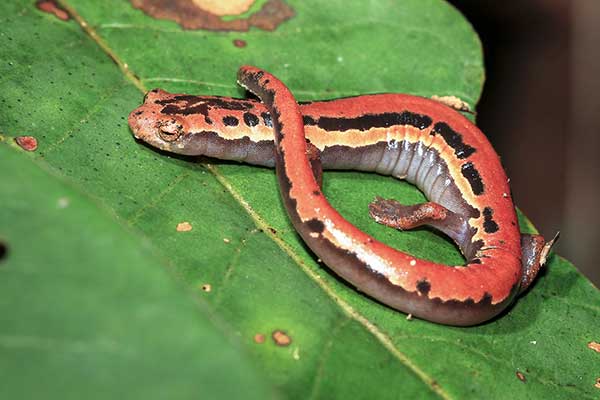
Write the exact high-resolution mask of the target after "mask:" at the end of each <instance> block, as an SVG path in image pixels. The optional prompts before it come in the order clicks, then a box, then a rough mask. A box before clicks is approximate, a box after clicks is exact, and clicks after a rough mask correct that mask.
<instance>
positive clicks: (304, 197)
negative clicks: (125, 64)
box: [129, 67, 552, 325]
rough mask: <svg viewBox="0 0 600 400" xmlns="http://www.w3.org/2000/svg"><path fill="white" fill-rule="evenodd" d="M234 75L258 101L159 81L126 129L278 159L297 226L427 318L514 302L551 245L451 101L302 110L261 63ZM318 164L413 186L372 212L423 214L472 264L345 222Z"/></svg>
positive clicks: (341, 269)
mask: <svg viewBox="0 0 600 400" xmlns="http://www.w3.org/2000/svg"><path fill="white" fill-rule="evenodd" d="M239 80H240V83H241V84H242V85H243V86H244V87H247V88H248V89H250V90H251V91H253V92H255V93H256V94H257V95H258V96H259V97H260V98H261V99H262V100H263V101H264V103H265V104H264V105H263V104H262V103H260V102H258V101H253V100H240V99H231V98H223V97H209V96H191V95H180V94H169V93H167V92H164V91H161V90H153V91H151V92H149V93H148V95H147V96H146V99H145V103H144V104H143V105H142V106H141V107H139V108H138V109H136V110H134V111H133V112H132V113H131V114H130V118H129V124H130V126H131V128H132V130H133V132H134V135H135V136H136V137H137V138H140V139H142V140H144V141H146V142H147V143H149V144H151V145H153V146H155V147H158V148H160V149H163V150H167V151H172V152H176V153H180V154H188V155H200V154H203V155H207V156H210V157H215V158H220V159H228V160H237V161H242V162H247V163H251V164H258V165H265V166H270V167H272V166H275V165H277V169H278V176H279V181H280V187H281V192H282V196H283V200H284V203H285V204H286V208H287V210H288V213H289V214H290V217H291V219H292V222H293V223H294V226H295V227H296V229H297V230H298V232H299V233H300V235H301V236H302V237H303V239H304V240H305V242H306V243H307V244H308V245H309V246H310V247H311V249H313V251H314V252H315V253H316V254H317V255H318V256H319V257H320V258H321V259H322V260H323V261H324V262H325V263H326V264H327V265H328V266H329V267H331V268H332V269H333V270H334V271H335V272H336V273H337V274H339V275H340V276H342V277H343V278H344V279H346V280H348V281H349V282H351V283H352V284H354V285H355V286H357V287H359V288H360V289H361V291H363V292H365V293H367V294H369V295H370V296H372V297H374V298H376V299H378V300H380V301H382V302H383V303H385V304H388V305H390V306H392V307H394V308H397V309H399V310H402V311H404V312H407V313H411V314H413V315H415V316H418V317H421V318H424V319H428V320H431V321H434V322H439V323H444V324H453V325H472V324H477V323H480V322H482V321H485V320H487V319H489V318H491V317H493V316H494V315H497V314H498V313H499V312H500V311H501V310H503V309H504V308H505V307H506V306H507V305H508V304H510V303H511V302H512V300H513V299H514V298H515V296H516V295H517V293H519V291H522V290H523V289H524V288H525V287H526V286H528V285H529V283H530V282H531V280H532V279H533V277H534V276H535V274H536V273H537V270H538V269H539V267H540V265H541V264H543V262H544V261H545V257H546V255H547V253H548V251H549V249H550V246H551V245H552V242H549V243H547V244H545V243H544V241H543V239H541V238H540V237H537V236H535V237H526V238H525V239H522V237H521V235H520V233H519V230H518V226H517V218H516V213H515V210H514V206H513V204H512V200H511V196H510V189H509V186H508V180H507V178H506V176H505V174H504V170H503V169H502V166H501V164H500V161H499V158H498V156H497V155H496V153H495V152H494V150H493V148H492V147H491V145H490V143H489V142H488V140H487V139H486V137H485V136H484V135H483V134H482V133H481V131H479V129H477V127H476V126H474V125H473V124H472V123H471V122H470V121H468V120H467V119H466V118H464V117H463V116H462V115H461V114H459V113H458V112H456V111H455V110H453V109H451V108H449V107H447V106H445V105H443V104H441V103H438V102H436V101H432V100H428V99H424V98H420V97H415V96H409V95H402V94H382V95H368V96H359V97H353V98H345V99H338V100H332V101H323V102H310V103H303V104H301V105H299V106H298V105H297V104H296V103H295V101H294V99H293V97H292V96H291V94H290V93H289V91H287V89H286V88H285V86H283V85H282V84H281V83H280V82H278V81H277V80H276V78H274V77H273V76H270V75H269V74H268V73H266V72H264V71H259V70H256V69H253V68H252V67H244V68H242V69H241V70H240V78H239ZM273 85H274V86H273ZM305 136H306V138H305ZM288 138H290V139H288ZM291 138H293V139H291ZM306 141H307V142H309V144H308V147H307V144H306ZM321 166H322V167H323V168H329V169H357V170H362V171H372V172H377V173H380V174H386V175H392V176H395V177H397V178H401V179H406V180H407V181H409V182H411V183H413V184H415V185H416V186H417V187H419V189H421V190H422V191H423V192H424V193H425V195H426V196H427V198H428V199H429V202H428V203H425V204H422V205H417V206H402V205H401V204H400V203H397V202H394V201H390V200H383V199H379V200H377V201H376V202H374V203H373V204H372V205H371V208H370V211H371V215H372V216H373V217H374V218H375V219H376V220H377V221H378V222H381V223H385V224H387V225H390V226H393V227H396V228H400V229H410V228H412V227H414V226H419V225H424V224H427V225H431V226H433V227H435V228H436V229H439V230H441V231H442V232H444V233H446V234H447V235H448V236H449V237H451V238H452V239H453V240H454V241H455V242H456V243H457V245H458V246H459V247H460V249H461V251H462V252H463V254H464V255H465V258H466V259H467V265H464V266H454V267H450V266H446V265H441V264H437V263H433V262H430V261H427V260H422V259H416V258H415V257H413V256H411V255H410V254H406V253H402V252H399V251H397V250H395V249H392V248H390V247H388V246H386V245H385V244H383V243H381V242H378V241H377V240H375V239H373V238H372V237H370V236H368V235H367V234H365V233H363V232H361V231H360V230H358V229H357V228H355V227H354V226H352V225H351V224H350V223H349V222H348V221H346V220H345V219H344V218H343V217H342V216H341V215H339V213H337V211H335V210H334V209H333V208H332V207H331V206H330V205H329V203H328V202H327V200H326V199H325V198H324V196H323V194H322V192H321V190H320V187H319V180H320V173H321ZM522 246H523V248H522ZM523 252H524V253H525V254H526V256H525V257H524V256H523Z"/></svg>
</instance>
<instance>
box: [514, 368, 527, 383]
mask: <svg viewBox="0 0 600 400" xmlns="http://www.w3.org/2000/svg"><path fill="white" fill-rule="evenodd" d="M516 375H517V378H519V380H520V381H521V382H527V378H526V377H525V375H524V374H523V373H522V372H521V371H517V372H516Z"/></svg>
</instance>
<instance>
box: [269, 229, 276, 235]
mask: <svg viewBox="0 0 600 400" xmlns="http://www.w3.org/2000/svg"><path fill="white" fill-rule="evenodd" d="M269 231H270V232H271V233H272V234H273V235H277V229H275V228H271V227H269Z"/></svg>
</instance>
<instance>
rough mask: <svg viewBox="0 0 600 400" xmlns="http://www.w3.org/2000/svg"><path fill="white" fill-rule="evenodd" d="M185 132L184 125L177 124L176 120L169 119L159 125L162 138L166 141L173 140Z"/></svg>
mask: <svg viewBox="0 0 600 400" xmlns="http://www.w3.org/2000/svg"><path fill="white" fill-rule="evenodd" d="M182 132H183V127H182V126H181V125H179V124H177V123H176V122H175V121H168V122H163V123H161V124H159V126H158V134H159V135H160V137H161V139H162V140H164V141H165V142H173V141H175V140H177V139H178V138H179V136H181V133H182Z"/></svg>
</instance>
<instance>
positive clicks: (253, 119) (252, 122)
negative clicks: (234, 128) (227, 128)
mask: <svg viewBox="0 0 600 400" xmlns="http://www.w3.org/2000/svg"><path fill="white" fill-rule="evenodd" d="M259 122H260V121H259V119H258V117H257V116H256V115H254V114H252V113H250V112H245V113H244V123H245V124H246V125H248V126H249V127H253V126H256V125H258V123H259Z"/></svg>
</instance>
